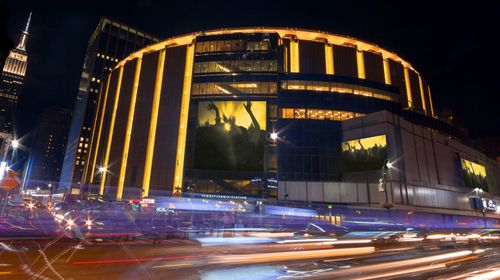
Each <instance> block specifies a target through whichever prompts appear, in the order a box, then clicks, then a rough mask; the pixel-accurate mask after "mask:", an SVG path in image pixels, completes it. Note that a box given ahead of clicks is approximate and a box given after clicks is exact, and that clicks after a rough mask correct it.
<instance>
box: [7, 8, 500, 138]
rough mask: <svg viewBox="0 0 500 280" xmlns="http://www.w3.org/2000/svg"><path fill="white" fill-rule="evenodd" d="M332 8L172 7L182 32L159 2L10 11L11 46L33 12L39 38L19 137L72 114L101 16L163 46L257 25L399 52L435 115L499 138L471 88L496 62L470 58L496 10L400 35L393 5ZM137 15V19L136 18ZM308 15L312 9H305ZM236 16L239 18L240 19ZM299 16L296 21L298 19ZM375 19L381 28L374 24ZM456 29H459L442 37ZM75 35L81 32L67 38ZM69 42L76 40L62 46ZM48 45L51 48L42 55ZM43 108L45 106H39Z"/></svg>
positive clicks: (409, 28)
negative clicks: (421, 81) (42, 120)
mask: <svg viewBox="0 0 500 280" xmlns="http://www.w3.org/2000/svg"><path fill="white" fill-rule="evenodd" d="M224 4H225V5H224ZM335 5H340V6H342V7H343V8H345V10H346V11H347V12H346V13H345V14H343V15H336V17H335V19H326V14H325V12H320V11H318V14H317V15H315V16H314V18H315V20H312V19H309V18H306V17H304V16H303V13H302V14H300V15H299V14H297V13H294V11H295V10H294V9H293V8H291V7H286V9H287V11H288V12H289V13H286V14H287V16H273V17H272V18H270V17H265V14H266V11H264V10H260V9H257V8H254V7H243V5H241V4H234V3H233V4H232V5H230V6H229V5H228V3H222V5H220V6H223V7H225V8H224V9H225V10H224V11H219V10H217V9H216V8H215V7H207V5H206V4H204V3H193V4H182V5H181V4H177V5H176V6H173V7H170V10H172V11H190V13H189V17H192V18H193V20H191V21H189V20H186V21H182V24H172V21H174V19H175V18H176V17H178V16H177V15H176V14H178V13H173V14H172V19H164V18H162V17H161V16H160V15H159V11H158V9H159V8H160V10H161V8H162V4H160V3H157V2H154V1H138V2H129V3H127V4H126V5H123V6H121V7H118V8H116V9H113V8H112V7H113V5H112V4H111V3H109V2H108V3H104V4H102V5H101V6H100V7H99V9H97V10H92V9H91V8H90V7H88V6H84V5H83V4H81V3H76V4H70V5H62V6H60V7H59V11H60V13H61V14H63V16H62V17H61V18H59V19H55V18H53V17H52V16H50V13H51V12H53V10H52V8H53V7H51V6H50V5H46V4H39V3H35V2H31V1H27V2H22V3H16V4H11V5H7V6H6V7H7V8H8V9H9V11H10V14H9V15H10V16H9V17H8V18H7V28H8V30H7V31H8V33H9V35H10V37H11V40H13V41H16V36H19V35H18V34H19V33H20V32H19V30H20V28H21V27H22V26H23V20H25V18H26V15H27V14H28V13H29V11H30V10H33V12H34V14H33V22H34V24H33V25H32V26H33V27H32V28H33V30H34V32H32V33H33V34H34V35H31V37H32V38H30V44H31V45H30V46H28V50H31V51H32V52H33V53H34V54H33V58H32V59H33V60H34V61H33V65H34V66H33V68H31V69H30V68H28V77H27V79H26V90H25V92H24V94H25V97H24V98H23V97H21V100H20V106H19V108H20V111H22V112H23V113H22V114H20V116H18V118H19V123H20V131H21V133H23V134H26V133H28V132H29V131H30V130H31V129H33V120H34V119H35V118H36V115H37V114H36V113H38V112H39V111H40V110H41V108H42V107H46V106H50V105H55V106H62V107H65V108H70V109H73V104H74V100H75V92H76V90H77V88H78V78H79V74H78V71H79V69H81V64H82V61H83V57H84V51H83V49H84V47H83V46H85V43H84V38H88V37H89V36H90V34H91V33H92V30H93V28H94V27H95V25H96V24H97V22H98V21H99V19H100V17H101V16H110V17H111V18H114V19H117V20H119V21H123V22H125V23H127V24H130V25H131V26H136V27H137V28H140V29H143V30H145V31H147V32H149V33H153V34H157V35H158V36H160V37H163V38H166V37H171V36H174V35H179V34H183V33H186V32H190V31H195V30H202V29H210V28H224V27H233V26H257V25H260V26H291V27H294V26H304V27H311V28H314V29H320V30H323V31H327V32H332V33H338V34H349V35H351V36H354V37H355V38H357V39H360V40H364V41H368V42H371V43H374V44H377V45H379V46H381V47H384V48H386V49H389V50H391V51H396V52H397V53H398V54H400V55H401V56H402V57H404V58H406V59H408V60H409V61H411V62H412V64H413V65H415V66H416V67H417V68H418V69H420V70H421V71H422V74H423V75H425V76H426V77H427V79H428V81H429V84H430V85H431V87H432V88H433V92H432V95H433V98H434V99H435V103H436V107H437V108H438V109H441V108H451V109H453V110H455V111H456V112H457V115H458V117H459V118H460V119H461V120H462V122H463V123H464V126H465V127H466V128H467V129H468V130H469V133H470V134H471V136H472V137H480V136H494V135H498V134H499V129H500V128H499V127H500V124H499V122H500V120H498V119H499V118H498V117H497V116H496V114H495V110H494V103H492V102H488V101H487V98H488V96H489V94H491V92H492V91H495V90H496V89H495V88H493V89H491V86H487V85H486V84H485V83H484V84H476V83H473V82H472V80H474V77H476V76H477V75H479V72H480V73H484V75H486V77H489V76H490V75H493V74H492V73H493V71H492V69H493V68H492V67H493V66H492V65H495V60H498V58H495V57H490V56H485V57H484V59H474V57H473V55H475V54H476V53H477V52H478V50H480V49H481V48H484V47H485V46H487V45H489V43H491V42H490V40H492V38H490V37H488V36H486V34H487V33H488V32H489V30H490V29H491V28H492V27H491V26H492V25H491V24H489V21H490V20H491V18H492V17H488V16H487V15H488V14H489V13H491V10H489V9H487V7H478V6H473V7H471V9H473V10H474V11H476V15H475V18H474V19H475V20H474V21H470V22H468V23H467V24H465V23H461V22H460V21H459V19H460V17H461V15H464V14H465V13H466V12H468V10H466V9H465V8H463V7H453V8H450V7H447V6H446V5H443V6H437V7H435V9H434V10H433V11H429V12H428V14H427V16H426V19H427V20H426V21H423V22H415V23H413V22H410V20H409V22H408V23H406V24H405V25H404V26H402V27H401V26H393V25H392V24H391V23H390V21H389V19H388V18H387V16H388V15H389V14H390V13H393V12H397V11H398V8H397V7H394V6H391V5H389V4H382V3H373V4H364V5H362V4H359V6H356V5H354V4H353V5H351V4H346V3H336V4H335ZM89 6H91V5H89ZM331 7H333V4H332V6H331ZM75 8H76V9H75ZM134 8H136V9H138V11H140V13H132V11H133V10H134ZM246 8H248V10H246V13H243V14H241V13H242V11H244V10H245V9H246ZM270 8H271V9H278V8H282V7H280V5H279V3H275V4H270ZM369 8H372V9H374V14H375V13H377V12H378V13H379V14H380V15H381V17H380V18H378V17H375V16H374V15H371V13H369V12H368V10H369ZM206 9H208V10H207V11H208V12H213V14H214V15H215V14H219V15H221V16H222V15H226V17H223V18H221V19H218V20H215V19H212V18H206V17H205V18H203V19H198V18H197V16H200V15H201V14H202V13H203V12H204V11H205V10H206ZM306 9H312V8H309V7H306ZM447 9H452V10H451V11H452V12H453V13H452V14H448V15H447V16H448V18H447V19H448V20H447V21H446V22H441V21H439V15H440V12H443V11H447ZM68 11H71V12H68ZM419 12H421V10H420V9H418V8H416V9H415V10H413V11H412V12H410V14H409V16H408V18H409V19H413V18H415V17H416V16H417V15H418V13H419ZM238 13H239V14H241V17H236V16H235V15H236V14H238ZM356 13H361V14H362V15H364V16H363V17H362V19H361V17H360V20H357V21H351V20H350V18H349V14H350V15H355V14H356ZM284 14H285V13H284ZM294 14H297V15H296V16H294ZM481 15H483V16H481ZM157 18H162V21H161V22H159V21H158V20H157ZM375 18H377V20H374V19H375ZM37 20H40V22H41V21H42V20H43V21H44V22H46V24H45V25H44V26H41V25H37V24H36V22H37ZM368 23H370V24H369V25H368ZM453 25H457V26H458V27H461V29H460V28H458V29H453V30H451V31H450V32H446V33H445V32H444V31H446V30H448V29H449V27H451V26H453ZM367 26H369V27H367ZM381 27H384V32H383V33H380V32H379V31H378V29H379V28H381ZM464 29H465V31H469V32H468V34H469V35H468V36H469V37H466V38H465V37H463V36H462V35H461V34H462V33H463V32H464ZM70 30H75V31H77V32H69V31H70ZM16 32H17V35H16ZM54 33H56V34H64V36H62V35H61V36H60V37H59V36H58V37H57V38H56V37H52V39H53V40H49V42H47V41H46V40H44V38H47V36H48V37H50V35H51V34H54ZM74 33H78V35H79V36H78V37H79V38H76V36H75V35H76V34H74ZM81 34H84V35H81ZM65 37H68V38H71V39H69V40H65ZM61 40H63V41H66V45H65V46H72V47H70V48H68V49H76V50H80V51H75V52H73V53H68V51H67V49H65V50H63V49H60V50H59V48H61ZM47 43H48V44H47ZM44 45H45V46H50V47H48V48H47V47H42V46H44ZM77 45H79V47H78V46H77ZM436 46H440V47H436ZM35 48H36V49H35ZM443 48H444V49H448V50H447V52H446V54H441V53H440V52H441V51H442V50H443ZM479 57H481V56H479ZM47 60H49V61H47ZM47 63H48V64H47ZM41 65H49V66H50V67H49V68H50V70H49V71H46V72H44V71H41V68H40V67H42V66H41ZM63 66H64V67H66V68H67V70H65V71H63V72H61V71H58V70H57V69H61V67H63ZM474 69H476V70H474ZM479 70H481V71H479ZM60 78H61V79H60ZM486 79H488V78H486ZM458 81H460V82H458ZM471 90H474V91H475V95H474V96H476V97H475V98H472V99H470V100H469V99H467V97H469V96H470V95H469V94H468V92H470V91H471ZM41 104H43V106H40V105H41ZM469 106H471V107H474V108H481V109H480V110H476V111H475V112H474V113H473V114H470V116H469V115H467V113H465V112H464V111H465V109H466V108H468V107H469Z"/></svg>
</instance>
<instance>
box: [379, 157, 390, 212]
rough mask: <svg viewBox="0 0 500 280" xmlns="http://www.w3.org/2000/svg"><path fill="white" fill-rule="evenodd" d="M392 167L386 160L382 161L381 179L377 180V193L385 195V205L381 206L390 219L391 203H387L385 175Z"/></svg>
mask: <svg viewBox="0 0 500 280" xmlns="http://www.w3.org/2000/svg"><path fill="white" fill-rule="evenodd" d="M392 167H393V165H392V163H391V162H389V160H388V159H386V160H385V161H384V164H383V165H382V177H381V178H379V179H378V191H379V192H384V193H385V203H384V204H383V207H384V208H386V209H387V215H388V216H389V217H390V216H391V210H390V209H391V208H392V207H393V205H392V203H391V204H390V203H389V195H388V194H387V184H386V181H387V173H389V169H390V168H392Z"/></svg>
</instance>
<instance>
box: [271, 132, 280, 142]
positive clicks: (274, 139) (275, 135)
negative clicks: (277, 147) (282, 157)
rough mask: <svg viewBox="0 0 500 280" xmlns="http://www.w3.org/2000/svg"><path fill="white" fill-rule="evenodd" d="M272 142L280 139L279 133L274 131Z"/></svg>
mask: <svg viewBox="0 0 500 280" xmlns="http://www.w3.org/2000/svg"><path fill="white" fill-rule="evenodd" d="M270 136H271V140H273V141H276V140H277V139H278V133H277V132H275V131H273V132H271V135H270Z"/></svg>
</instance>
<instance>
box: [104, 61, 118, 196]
mask: <svg viewBox="0 0 500 280" xmlns="http://www.w3.org/2000/svg"><path fill="white" fill-rule="evenodd" d="M122 77H123V66H121V67H120V72H119V74H118V84H117V85H116V92H115V102H114V103H113V110H112V111H111V121H110V123H109V134H108V143H107V145H106V152H105V154H104V162H103V167H104V168H106V169H107V168H108V163H109V153H110V152H111V144H112V142H113V132H114V129H115V120H116V110H117V109H118V101H119V100H120V89H121V87H122ZM107 175H108V171H104V172H102V173H101V186H100V187H99V194H100V195H103V194H104V186H105V185H106V177H107Z"/></svg>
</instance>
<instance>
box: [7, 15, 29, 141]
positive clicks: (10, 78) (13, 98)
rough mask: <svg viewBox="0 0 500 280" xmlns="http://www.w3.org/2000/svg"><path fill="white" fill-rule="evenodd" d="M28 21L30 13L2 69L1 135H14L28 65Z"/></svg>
mask: <svg viewBox="0 0 500 280" xmlns="http://www.w3.org/2000/svg"><path fill="white" fill-rule="evenodd" d="M30 21H31V13H30V15H29V17H28V22H27V23H26V28H25V29H24V30H23V32H22V34H21V39H20V40H19V44H18V45H17V47H16V48H15V49H13V50H11V51H10V53H9V56H8V57H7V59H6V61H5V65H4V67H3V71H2V76H1V80H0V134H1V135H2V136H3V137H6V136H7V135H10V136H11V137H12V136H14V135H12V134H13V133H14V131H13V120H14V114H15V112H16V108H17V103H18V98H19V94H20V91H21V88H22V85H23V80H24V76H25V75H26V68H27V65H28V53H27V52H26V42H27V41H28V35H29V33H28V28H29V25H30ZM6 134H7V135H6ZM7 137H8V136H7Z"/></svg>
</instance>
